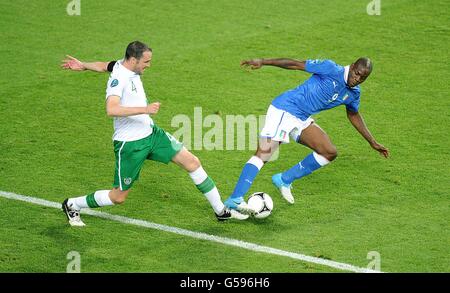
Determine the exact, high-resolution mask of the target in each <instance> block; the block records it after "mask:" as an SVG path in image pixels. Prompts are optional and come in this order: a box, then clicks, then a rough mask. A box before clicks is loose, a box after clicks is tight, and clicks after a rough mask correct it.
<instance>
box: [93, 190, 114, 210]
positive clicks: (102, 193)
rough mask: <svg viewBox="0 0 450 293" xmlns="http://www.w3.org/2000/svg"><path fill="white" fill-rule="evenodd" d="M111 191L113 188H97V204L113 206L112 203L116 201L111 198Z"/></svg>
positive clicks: (95, 196)
mask: <svg viewBox="0 0 450 293" xmlns="http://www.w3.org/2000/svg"><path fill="white" fill-rule="evenodd" d="M110 191H111V190H97V191H96V192H95V193H94V198H95V201H96V202H97V204H98V205H99V206H101V207H104V206H112V205H114V203H113V202H112V201H111V199H110V198H109V192H110Z"/></svg>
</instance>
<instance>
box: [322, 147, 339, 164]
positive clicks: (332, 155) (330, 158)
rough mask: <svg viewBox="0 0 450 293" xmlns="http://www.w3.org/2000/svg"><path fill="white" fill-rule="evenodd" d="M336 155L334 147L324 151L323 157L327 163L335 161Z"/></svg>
mask: <svg viewBox="0 0 450 293" xmlns="http://www.w3.org/2000/svg"><path fill="white" fill-rule="evenodd" d="M337 155H338V153H337V149H336V147H335V146H331V147H329V148H327V149H326V151H325V154H324V155H323V156H324V157H325V158H327V160H328V161H330V162H331V161H333V160H334V159H336V157H337Z"/></svg>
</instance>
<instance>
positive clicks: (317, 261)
mask: <svg viewBox="0 0 450 293" xmlns="http://www.w3.org/2000/svg"><path fill="white" fill-rule="evenodd" d="M0 196H1V197H4V198H9V199H15V200H20V201H25V202H28V203H33V204H37V205H41V206H46V207H51V208H57V209H60V208H61V204H60V203H57V202H53V201H48V200H45V199H40V198H36V197H30V196H25V195H20V194H15V193H12V192H6V191H0ZM81 213H83V214H87V215H91V216H94V217H99V218H103V219H108V220H112V221H116V222H120V223H125V224H130V225H135V226H140V227H145V228H150V229H156V230H161V231H166V232H170V233H175V234H178V235H184V236H188V237H192V238H196V239H201V240H208V241H213V242H217V243H220V244H225V245H230V246H236V247H240V248H244V249H247V250H251V251H257V252H262V253H267V254H274V255H280V256H285V257H289V258H293V259H297V260H301V261H305V262H309V263H315V264H319V265H323V266H327V267H332V268H335V269H339V270H344V271H351V272H356V273H381V272H380V271H375V270H371V269H367V268H361V267H356V266H353V265H349V264H346V263H340V262H336V261H332V260H327V259H322V258H318V257H313V256H309V255H304V254H300V253H295V252H290V251H285V250H281V249H276V248H272V247H268V246H262V245H258V244H255V243H250V242H245V241H241V240H237V239H232V238H227V237H222V236H215V235H209V234H206V233H201V232H194V231H190V230H186V229H181V228H176V227H171V226H166V225H161V224H156V223H152V222H148V221H144V220H138V219H132V218H127V217H123V216H117V215H112V214H108V213H104V212H99V211H94V210H91V209H83V210H82V212H81ZM74 229H79V228H74Z"/></svg>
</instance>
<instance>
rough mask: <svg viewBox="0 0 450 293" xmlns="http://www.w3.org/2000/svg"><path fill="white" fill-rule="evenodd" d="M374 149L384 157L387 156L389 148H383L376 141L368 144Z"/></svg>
mask: <svg viewBox="0 0 450 293" xmlns="http://www.w3.org/2000/svg"><path fill="white" fill-rule="evenodd" d="M370 146H371V147H372V148H373V149H374V150H376V151H378V152H379V153H380V155H383V156H384V157H385V158H387V157H389V150H388V149H387V148H385V147H384V146H383V145H382V144H379V143H378V142H373V143H372V144H371V145H370Z"/></svg>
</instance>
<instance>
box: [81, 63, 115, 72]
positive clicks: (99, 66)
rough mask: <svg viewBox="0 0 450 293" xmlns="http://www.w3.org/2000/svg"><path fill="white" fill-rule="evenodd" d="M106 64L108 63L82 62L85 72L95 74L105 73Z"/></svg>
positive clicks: (106, 69)
mask: <svg viewBox="0 0 450 293" xmlns="http://www.w3.org/2000/svg"><path fill="white" fill-rule="evenodd" d="M108 63H109V62H100V61H97V62H82V64H83V66H84V68H85V69H86V70H90V71H95V72H107V71H108Z"/></svg>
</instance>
